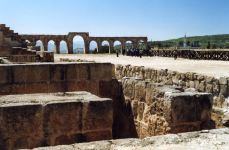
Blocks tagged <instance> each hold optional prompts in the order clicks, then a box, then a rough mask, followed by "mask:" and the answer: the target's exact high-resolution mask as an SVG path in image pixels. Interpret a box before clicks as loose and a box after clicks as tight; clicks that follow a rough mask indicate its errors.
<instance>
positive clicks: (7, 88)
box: [0, 83, 26, 95]
mask: <svg viewBox="0 0 229 150" xmlns="http://www.w3.org/2000/svg"><path fill="white" fill-rule="evenodd" d="M9 94H10V95H11V94H26V93H25V84H24V83H13V84H2V85H0V95H9Z"/></svg>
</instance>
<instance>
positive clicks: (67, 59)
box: [60, 58, 95, 62]
mask: <svg viewBox="0 0 229 150" xmlns="http://www.w3.org/2000/svg"><path fill="white" fill-rule="evenodd" d="M60 62H95V61H89V60H82V59H69V58H60Z"/></svg>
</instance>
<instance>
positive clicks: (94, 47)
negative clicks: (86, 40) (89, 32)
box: [89, 41, 98, 53]
mask: <svg viewBox="0 0 229 150" xmlns="http://www.w3.org/2000/svg"><path fill="white" fill-rule="evenodd" d="M89 51H90V53H97V52H98V44H97V43H96V42H95V41H91V42H90V45H89Z"/></svg>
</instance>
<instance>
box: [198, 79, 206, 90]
mask: <svg viewBox="0 0 229 150" xmlns="http://www.w3.org/2000/svg"><path fill="white" fill-rule="evenodd" d="M198 91H200V92H204V91H205V81H201V82H200V84H199V87H198Z"/></svg>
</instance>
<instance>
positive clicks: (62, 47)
mask: <svg viewBox="0 0 229 150" xmlns="http://www.w3.org/2000/svg"><path fill="white" fill-rule="evenodd" d="M60 54H68V45H67V42H66V41H64V40H62V41H60Z"/></svg>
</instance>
